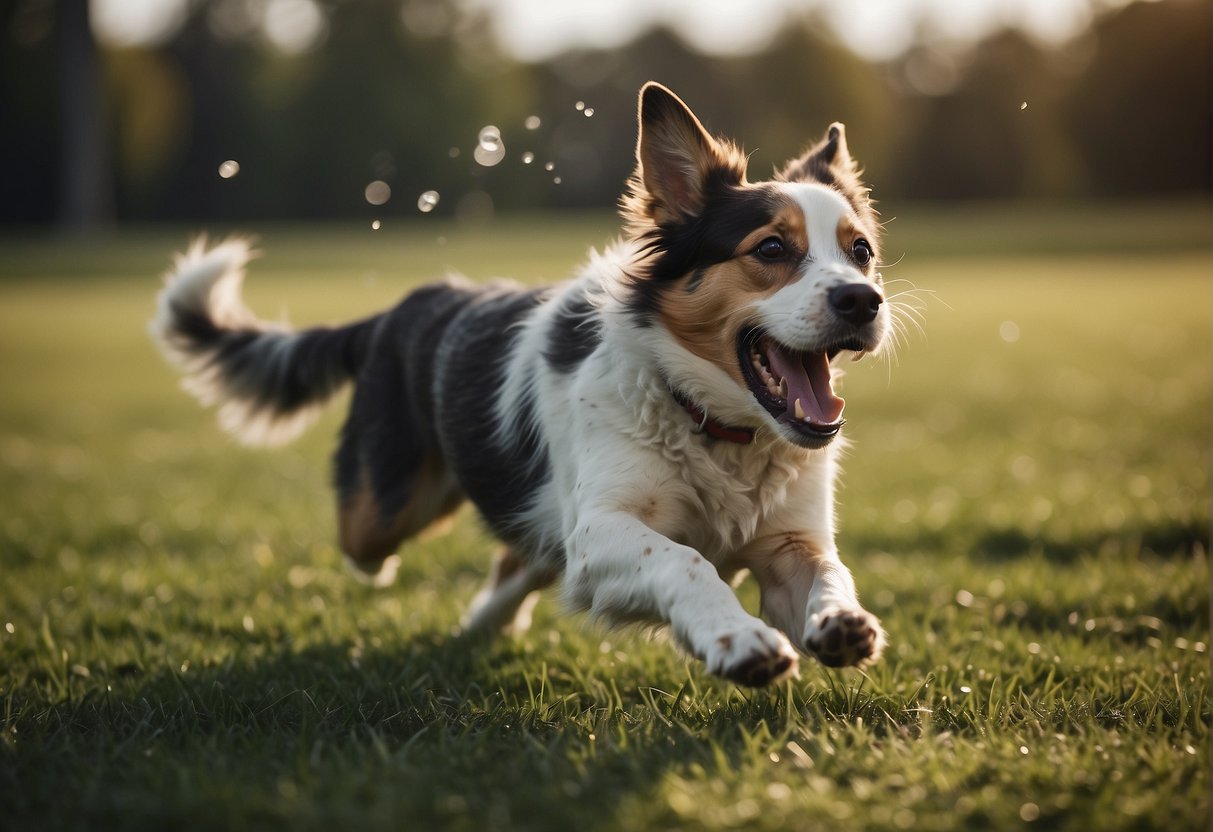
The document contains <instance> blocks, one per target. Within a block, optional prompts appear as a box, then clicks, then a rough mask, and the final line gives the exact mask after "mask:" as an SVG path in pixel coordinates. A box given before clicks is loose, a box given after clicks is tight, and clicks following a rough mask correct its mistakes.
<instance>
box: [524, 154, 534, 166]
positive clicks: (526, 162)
mask: <svg viewBox="0 0 1213 832" xmlns="http://www.w3.org/2000/svg"><path fill="white" fill-rule="evenodd" d="M533 161H535V154H534V153H532V152H531V151H529V150H528V151H527V152H526V153H523V154H522V164H524V165H529V164H530V163H531V162H533Z"/></svg>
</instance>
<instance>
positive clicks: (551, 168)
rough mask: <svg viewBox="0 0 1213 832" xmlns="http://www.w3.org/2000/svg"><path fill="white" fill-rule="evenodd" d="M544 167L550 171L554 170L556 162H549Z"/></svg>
mask: <svg viewBox="0 0 1213 832" xmlns="http://www.w3.org/2000/svg"><path fill="white" fill-rule="evenodd" d="M543 169H544V170H546V171H547V172H548V173H551V172H552V171H554V170H556V163H555V162H548V163H546V164H545V165H544V166H543Z"/></svg>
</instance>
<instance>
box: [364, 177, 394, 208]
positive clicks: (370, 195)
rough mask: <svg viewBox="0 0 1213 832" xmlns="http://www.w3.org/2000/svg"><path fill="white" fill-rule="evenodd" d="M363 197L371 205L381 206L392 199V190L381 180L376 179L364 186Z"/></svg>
mask: <svg viewBox="0 0 1213 832" xmlns="http://www.w3.org/2000/svg"><path fill="white" fill-rule="evenodd" d="M364 195H365V196H366V201H367V202H369V203H371V205H383V204H384V203H385V202H387V201H388V200H389V199H391V198H392V188H391V186H390V185H388V183H386V182H384V181H383V180H382V179H376V180H375V181H374V182H371V183H370V184H369V185H367V186H366V191H365V192H364Z"/></svg>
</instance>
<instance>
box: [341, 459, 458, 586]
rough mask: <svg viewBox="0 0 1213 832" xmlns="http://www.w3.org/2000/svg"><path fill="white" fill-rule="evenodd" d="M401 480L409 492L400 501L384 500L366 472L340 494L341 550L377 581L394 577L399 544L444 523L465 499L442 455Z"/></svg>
mask: <svg viewBox="0 0 1213 832" xmlns="http://www.w3.org/2000/svg"><path fill="white" fill-rule="evenodd" d="M402 473H403V472H402ZM402 480H404V481H403V483H401V486H402V487H403V488H404V489H406V491H407V494H408V496H407V498H406V499H405V500H404V501H403V504H402V505H399V506H394V505H392V504H391V503H389V504H388V505H385V504H384V503H385V500H384V499H383V496H382V495H380V494H378V493H377V492H376V489H375V487H374V485H373V484H372V482H371V481H370V477H369V476H368V475H367V473H366V472H365V471H362V472H361V475H360V476H359V477H358V479H357V481H356V485H355V486H354V487H353V488H348V489H347V488H343V489H341V493H340V496H339V506H338V514H337V517H338V529H339V535H340V540H341V550H342V551H343V552H344V553H345V556H346V559H347V560H348V562H349V564H350V565H351V566H352V567H354V569H355V570H356V574H360V575H363V576H365V577H366V578H367V579H368V580H369V581H370V582H371V583H373V584H375V585H376V586H386V585H387V584H390V583H391V582H392V580H393V579H394V578H395V576H396V567H397V566H398V564H399V556H398V555H397V554H396V550H397V549H398V548H399V547H400V544H402V543H403V542H404V541H405V540H407V539H409V538H411V537H415V536H417V535H419V534H421V533H422V532H423V531H425V530H427V529H433V528H435V527H437V526H439V525H441V524H442V522H443V521H444V520H446V519H447V518H449V516H450V515H451V514H452V513H453V512H454V511H455V509H457V508H458V507H459V505H460V503H462V502H463V493H462V492H461V491H460V490H459V487H458V485H457V484H456V483H455V480H454V478H453V477H452V476H451V475H450V472H449V471H448V470H447V468H446V465H445V464H444V463H443V462H442V460H441V458H440V457H438V456H437V455H432V456H429V457H427V458H426V459H425V460H423V462H422V464H421V466H420V467H419V468H417V469H416V470H415V471H413V472H412V474H411V476H409V475H404V476H402ZM394 502H396V501H395V500H393V501H392V503H394Z"/></svg>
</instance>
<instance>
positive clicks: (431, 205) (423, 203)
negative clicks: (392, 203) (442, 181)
mask: <svg viewBox="0 0 1213 832" xmlns="http://www.w3.org/2000/svg"><path fill="white" fill-rule="evenodd" d="M436 207H438V192H437V191H426V192H425V193H423V194H422V195H421V196H419V197H417V210H418V211H420V212H421V213H423V214H428V213H429V212H430V211H433V210H434V209H435V208H436Z"/></svg>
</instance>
